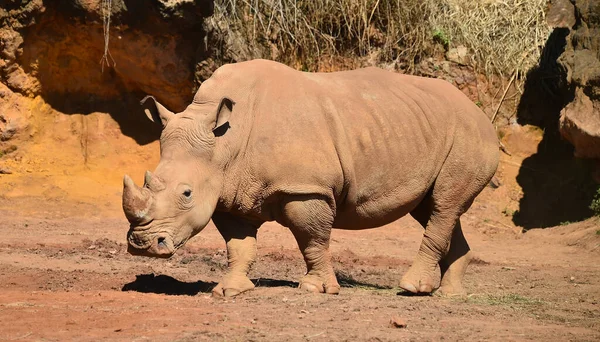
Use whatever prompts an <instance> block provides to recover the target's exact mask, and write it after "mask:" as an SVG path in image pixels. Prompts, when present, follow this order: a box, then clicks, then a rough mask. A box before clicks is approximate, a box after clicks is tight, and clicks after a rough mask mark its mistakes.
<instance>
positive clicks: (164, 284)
mask: <svg viewBox="0 0 600 342" xmlns="http://www.w3.org/2000/svg"><path fill="white" fill-rule="evenodd" d="M336 275H337V278H338V281H339V283H340V286H341V287H344V288H355V287H359V288H366V289H372V290H389V289H391V287H387V286H381V285H376V284H368V283H364V282H361V281H358V280H355V279H353V278H352V277H349V276H346V275H345V274H342V273H339V272H338V273H337V274H336ZM251 281H252V282H253V283H254V285H255V286H256V287H292V288H297V287H298V285H299V284H298V282H295V281H289V280H278V279H269V278H257V279H251ZM215 286H217V283H216V282H213V281H211V282H205V281H202V280H198V281H195V282H185V281H180V280H177V279H175V278H173V277H171V276H168V275H163V274H159V275H154V274H153V273H150V274H139V275H136V276H135V280H134V281H132V282H131V283H127V284H125V285H123V288H122V289H121V291H135V292H141V293H156V294H166V295H172V296H182V295H186V296H195V295H197V294H199V293H210V292H211V291H212V289H213V288H214V287H215Z"/></svg>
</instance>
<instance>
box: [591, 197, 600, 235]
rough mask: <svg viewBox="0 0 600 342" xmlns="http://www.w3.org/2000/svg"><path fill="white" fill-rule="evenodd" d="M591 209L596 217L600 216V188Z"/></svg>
mask: <svg viewBox="0 0 600 342" xmlns="http://www.w3.org/2000/svg"><path fill="white" fill-rule="evenodd" d="M590 209H591V210H592V211H593V212H594V215H596V216H600V188H598V190H597V191H596V195H595V196H594V199H593V200H592V203H591V204H590ZM596 233H597V232H596Z"/></svg>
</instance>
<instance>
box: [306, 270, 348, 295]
mask: <svg viewBox="0 0 600 342" xmlns="http://www.w3.org/2000/svg"><path fill="white" fill-rule="evenodd" d="M327 278H328V279H327V280H326V281H323V280H322V279H321V278H319V277H317V276H314V275H310V274H307V275H306V276H304V277H303V278H302V280H301V281H300V285H299V286H298V288H300V289H301V290H305V291H308V292H314V293H327V294H339V293H340V285H339V284H338V282H337V279H335V274H332V276H330V277H327Z"/></svg>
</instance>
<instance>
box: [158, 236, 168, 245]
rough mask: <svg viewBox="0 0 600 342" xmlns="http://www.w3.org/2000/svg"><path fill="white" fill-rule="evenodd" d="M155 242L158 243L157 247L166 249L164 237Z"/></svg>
mask: <svg viewBox="0 0 600 342" xmlns="http://www.w3.org/2000/svg"><path fill="white" fill-rule="evenodd" d="M156 242H157V243H158V246H159V247H166V246H167V244H166V242H165V238H164V237H159V238H158V239H157V240H156Z"/></svg>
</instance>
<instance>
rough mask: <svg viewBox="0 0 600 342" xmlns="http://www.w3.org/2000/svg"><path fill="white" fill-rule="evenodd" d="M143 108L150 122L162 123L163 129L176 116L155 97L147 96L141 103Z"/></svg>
mask: <svg viewBox="0 0 600 342" xmlns="http://www.w3.org/2000/svg"><path fill="white" fill-rule="evenodd" d="M140 104H141V105H142V108H143V109H144V113H146V116H147V117H148V119H150V121H152V122H156V123H159V122H160V123H161V124H162V126H163V127H165V126H166V125H167V123H168V122H169V120H171V119H172V118H173V117H174V116H175V114H173V112H171V111H170V110H168V109H167V108H165V107H164V106H163V105H161V104H160V103H159V102H158V101H156V99H155V98H154V96H150V95H148V96H146V97H144V98H143V99H142V101H141V102H140Z"/></svg>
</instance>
